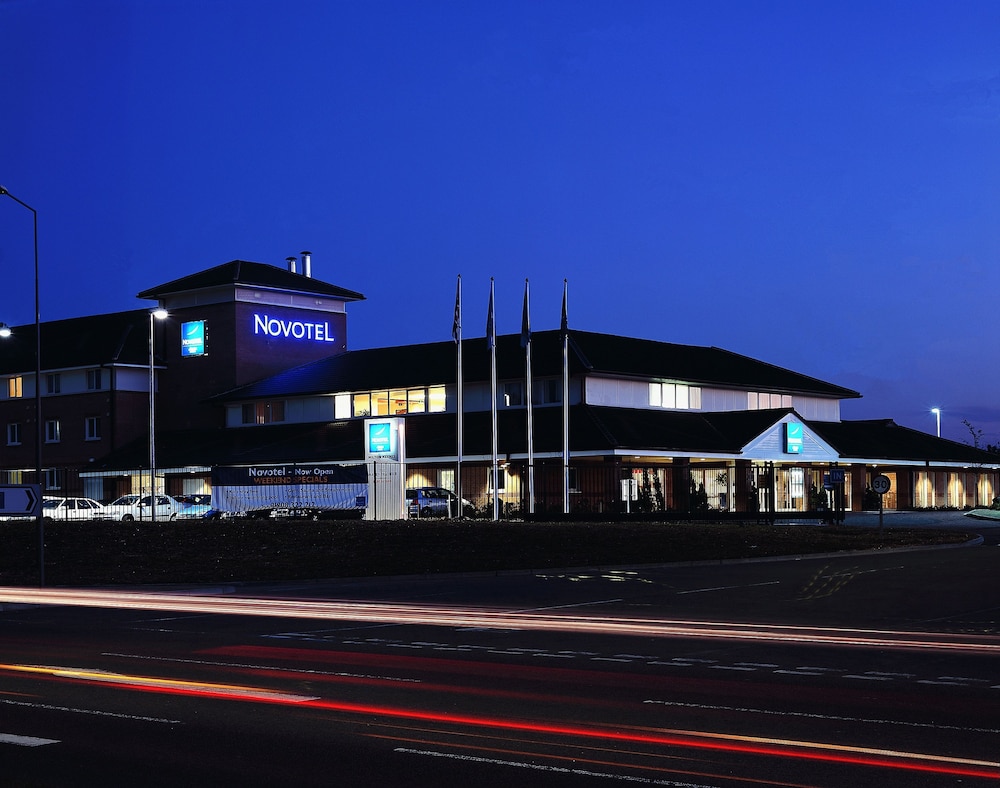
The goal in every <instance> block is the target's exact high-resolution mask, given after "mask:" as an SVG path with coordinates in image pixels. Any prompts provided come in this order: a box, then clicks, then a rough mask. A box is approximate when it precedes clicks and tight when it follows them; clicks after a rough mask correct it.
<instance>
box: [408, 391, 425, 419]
mask: <svg viewBox="0 0 1000 788" xmlns="http://www.w3.org/2000/svg"><path fill="white" fill-rule="evenodd" d="M406 410H407V411H408V412H409V413H423V412H424V411H425V410H427V392H426V391H425V390H424V389H410V390H409V391H407V392H406Z"/></svg>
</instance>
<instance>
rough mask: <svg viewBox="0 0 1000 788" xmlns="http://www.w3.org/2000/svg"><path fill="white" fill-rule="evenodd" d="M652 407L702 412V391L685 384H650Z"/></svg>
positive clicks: (650, 402)
mask: <svg viewBox="0 0 1000 788" xmlns="http://www.w3.org/2000/svg"><path fill="white" fill-rule="evenodd" d="M649 404H650V407H654V408H655V407H661V408H672V409H675V410H701V389H700V388H699V387H698V386H688V385H687V384H685V383H650V384H649Z"/></svg>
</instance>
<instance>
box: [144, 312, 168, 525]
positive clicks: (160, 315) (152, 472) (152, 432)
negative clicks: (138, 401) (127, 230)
mask: <svg viewBox="0 0 1000 788" xmlns="http://www.w3.org/2000/svg"><path fill="white" fill-rule="evenodd" d="M167 314H168V312H167V310H166V309H154V310H152V311H151V312H150V313H149V517H150V520H151V521H152V522H154V523H155V522H156V373H155V371H154V367H153V362H154V354H153V349H154V344H153V321H154V320H166V319H167Z"/></svg>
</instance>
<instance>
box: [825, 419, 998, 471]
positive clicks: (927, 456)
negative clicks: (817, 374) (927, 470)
mask: <svg viewBox="0 0 1000 788" xmlns="http://www.w3.org/2000/svg"><path fill="white" fill-rule="evenodd" d="M809 427H810V428H811V429H813V430H814V431H815V432H816V434H817V435H819V436H820V437H821V438H823V440H825V441H826V442H827V443H829V444H830V445H831V446H833V447H834V448H836V450H837V452H838V453H839V454H840V456H841V457H849V458H855V457H862V458H864V459H867V460H887V461H894V460H915V459H916V460H926V461H928V462H951V463H964V464H967V465H980V464H983V465H995V464H997V463H1000V455H997V454H993V453H991V452H987V451H984V450H983V449H977V448H975V447H974V446H969V445H967V444H965V443H958V442H956V441H950V440H946V439H945V438H938V437H937V436H935V435H931V434H929V433H926V432H920V431H919V430H914V429H911V428H909V427H901V426H900V425H899V424H896V422H894V421H893V420H892V419H870V420H860V421H839V422H825V421H824V422H820V421H815V422H814V421H811V422H809Z"/></svg>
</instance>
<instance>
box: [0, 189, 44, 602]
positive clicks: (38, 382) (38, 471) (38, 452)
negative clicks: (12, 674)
mask: <svg viewBox="0 0 1000 788" xmlns="http://www.w3.org/2000/svg"><path fill="white" fill-rule="evenodd" d="M4 194H5V195H7V196H8V197H10V198H11V199H12V200H13V201H14V202H16V203H17V204H18V205H20V206H22V207H24V208H27V209H28V210H29V211H31V216H32V219H33V221H34V225H35V482H36V483H37V484H38V489H39V491H40V492H44V491H45V485H44V484H43V483H42V331H41V319H40V313H39V309H38V211H36V210H35V209H34V208H32V207H31V206H30V205H28V203H26V202H24V201H23V200H19V199H18V198H17V197H15V196H14V195H13V194H11V193H10V192H9V191H7V189H6V188H4V187H3V186H0V195H4ZM7 332H8V333H7V334H6V336H10V333H9V332H10V329H9V328H8V329H7ZM38 585H39V586H44V585H45V520H43V519H42V510H41V509H39V510H38Z"/></svg>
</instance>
